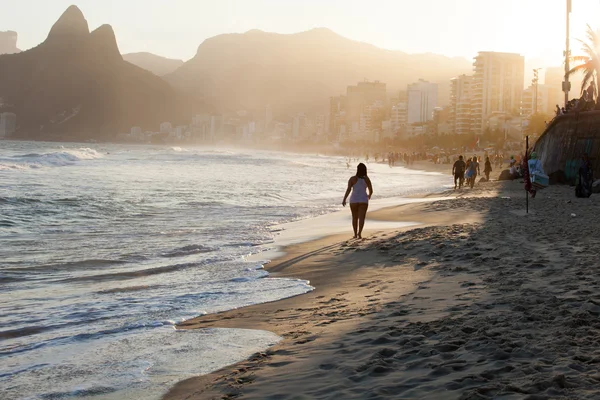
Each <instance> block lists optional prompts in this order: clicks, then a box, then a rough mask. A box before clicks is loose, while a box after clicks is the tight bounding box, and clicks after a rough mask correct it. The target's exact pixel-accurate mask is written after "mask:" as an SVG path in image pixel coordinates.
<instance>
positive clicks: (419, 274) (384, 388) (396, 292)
mask: <svg viewBox="0 0 600 400" xmlns="http://www.w3.org/2000/svg"><path fill="white" fill-rule="evenodd" d="M523 192H524V190H523V186H522V184H520V183H518V182H501V183H489V184H484V185H478V186H476V188H475V189H474V190H472V191H470V190H465V191H463V192H462V193H460V194H459V195H458V196H456V197H455V198H453V199H450V200H440V201H435V202H431V203H426V204H422V205H421V206H420V207H417V206H412V208H413V209H412V210H411V209H410V208H411V206H408V207H407V206H398V207H396V208H392V209H386V210H384V211H383V212H384V213H388V214H389V213H391V214H392V215H395V216H396V217H398V218H404V217H405V216H406V215H409V214H410V213H414V212H418V213H431V215H432V216H434V215H436V214H437V215H438V216H443V215H445V213H446V214H450V215H448V216H447V217H446V218H447V219H446V220H444V221H442V222H441V223H439V222H440V221H439V220H438V221H435V218H433V217H432V218H433V219H434V220H433V221H432V222H431V224H430V225H424V226H419V227H417V228H414V227H413V228H408V229H403V230H390V231H382V232H376V233H371V234H369V237H368V238H367V239H365V240H363V241H352V240H350V241H348V240H342V239H343V238H339V237H332V238H327V239H322V240H320V241H315V242H310V243H305V244H300V245H295V246H292V247H290V248H289V253H288V254H287V255H286V256H285V257H284V258H282V259H280V260H278V261H276V262H274V263H273V265H272V266H270V268H272V270H273V272H274V274H277V275H279V274H281V275H283V276H285V274H293V276H296V277H306V276H308V274H310V276H311V277H314V282H315V286H316V287H317V288H316V290H315V291H313V292H311V293H309V294H306V295H302V296H296V297H294V298H290V299H285V300H282V301H278V302H274V303H268V304H264V305H258V306H251V307H248V308H245V309H239V310H234V311H232V312H227V313H223V314H220V315H219V314H217V315H209V316H205V317H201V318H197V319H194V320H190V321H188V322H187V324H186V325H187V326H186V328H202V327H210V326H212V327H216V326H229V327H248V328H256V329H266V330H270V331H274V332H276V333H277V334H279V335H281V336H283V338H284V339H283V340H282V341H281V342H280V343H279V344H277V345H275V346H274V347H272V348H270V349H269V350H267V351H265V352H264V353H259V354H256V355H255V356H253V357H252V358H250V359H249V360H246V361H243V362H240V363H237V364H234V365H232V366H229V367H226V368H224V369H222V370H219V371H216V372H214V373H212V374H209V375H204V376H201V377H196V378H191V379H188V380H185V381H182V382H180V383H178V384H177V385H175V386H174V387H173V388H172V389H171V390H170V391H169V392H168V393H167V394H165V396H164V397H163V399H165V400H175V399H184V398H185V399H209V398H219V399H220V398H234V397H238V396H242V397H243V398H245V399H266V398H272V399H299V398H323V399H329V398H373V399H396V398H440V399H467V398H495V397H506V398H528V399H542V398H544V399H548V398H581V399H594V398H597V397H598V396H599V395H600V389H598V382H600V375H598V373H597V362H598V360H600V350H598V339H597V338H598V335H599V334H600V323H599V322H598V318H599V317H600V278H597V277H596V274H595V272H596V271H598V269H599V268H600V265H599V263H598V262H597V259H598V256H599V255H600V251H598V250H597V248H598V246H599V245H600V239H598V238H595V237H593V236H590V235H589V232H590V230H592V229H593V227H594V226H595V225H597V223H599V222H600V213H599V212H598V211H600V200H598V201H596V200H597V199H596V198H594V197H593V196H592V198H590V199H576V198H575V196H574V194H573V192H572V188H569V187H565V186H551V187H549V188H548V189H545V190H544V191H542V192H540V193H539V194H538V196H537V197H536V198H535V200H533V201H530V214H525V212H524V211H525V210H524V208H525V204H524V203H525V202H524V193H523ZM572 215H575V216H572ZM475 216H477V218H474V219H472V220H468V219H465V217H475ZM385 217H389V215H387V216H385ZM301 273H304V274H305V275H300V274H301ZM335 279H337V280H335Z"/></svg>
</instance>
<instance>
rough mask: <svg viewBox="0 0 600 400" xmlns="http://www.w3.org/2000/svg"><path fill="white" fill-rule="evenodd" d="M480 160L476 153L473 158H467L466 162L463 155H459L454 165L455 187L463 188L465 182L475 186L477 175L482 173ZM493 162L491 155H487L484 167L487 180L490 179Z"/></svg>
mask: <svg viewBox="0 0 600 400" xmlns="http://www.w3.org/2000/svg"><path fill="white" fill-rule="evenodd" d="M479 160H480V158H478V157H477V156H476V155H475V156H473V157H472V158H469V159H467V161H466V162H465V160H464V158H463V156H462V155H461V156H458V160H456V161H455V162H454V164H453V165H452V175H453V176H454V189H457V188H458V189H461V188H462V187H463V184H466V186H469V187H470V188H471V189H472V188H473V186H475V181H476V180H477V175H481V167H480V165H479ZM492 171H493V170H492V162H491V161H490V157H489V156H485V164H484V167H483V173H484V175H485V177H484V178H482V179H484V180H485V181H486V182H487V181H489V180H490V173H491V172H492Z"/></svg>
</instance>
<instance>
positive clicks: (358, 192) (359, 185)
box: [350, 178, 369, 204]
mask: <svg viewBox="0 0 600 400" xmlns="http://www.w3.org/2000/svg"><path fill="white" fill-rule="evenodd" d="M368 202H369V196H368V195H367V182H366V181H365V180H364V179H363V178H358V179H357V180H356V183H355V184H354V186H352V194H351V195H350V204H352V203H368Z"/></svg>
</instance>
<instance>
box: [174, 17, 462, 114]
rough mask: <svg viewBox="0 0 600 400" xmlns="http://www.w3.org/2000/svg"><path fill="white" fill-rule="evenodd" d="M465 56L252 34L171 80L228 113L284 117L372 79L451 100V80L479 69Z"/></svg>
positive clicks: (215, 43)
mask: <svg viewBox="0 0 600 400" xmlns="http://www.w3.org/2000/svg"><path fill="white" fill-rule="evenodd" d="M471 69H472V67H471V63H470V62H469V61H467V60H466V59H464V58H448V57H444V56H440V55H435V54H406V53H403V52H400V51H390V50H384V49H380V48H378V47H375V46H373V45H370V44H366V43H362V42H357V41H353V40H349V39H347V38H344V37H342V36H340V35H338V34H336V33H334V32H332V31H330V30H329V29H325V28H318V29H313V30H310V31H307V32H301V33H296V34H291V35H282V34H276V33H267V32H262V31H259V30H252V31H249V32H246V33H243V34H226V35H219V36H215V37H213V38H210V39H207V40H205V41H204V42H203V43H202V44H201V45H200V46H199V47H198V51H197V53H196V55H195V57H194V58H192V59H191V60H189V61H188V62H186V63H185V64H184V65H183V66H182V67H180V68H179V69H178V70H177V71H175V72H173V73H171V74H169V75H166V76H165V79H166V80H167V81H169V82H171V83H172V84H173V85H174V86H175V87H177V88H180V89H184V90H187V91H189V92H191V93H194V94H197V95H200V96H202V97H203V98H204V99H205V100H206V101H207V102H210V103H211V104H214V105H216V106H217V107H220V108H221V109H227V108H229V109H232V108H247V109H249V110H256V111H258V112H260V110H263V109H264V106H265V105H266V104H272V105H273V107H274V108H275V110H276V112H279V113H292V112H298V111H305V110H306V111H310V110H316V109H320V110H324V109H325V108H326V107H327V104H328V99H329V97H330V96H333V95H338V94H343V93H345V92H346V87H347V86H348V85H352V84H356V82H358V81H362V80H364V79H365V78H367V79H369V80H380V81H382V82H386V83H387V88H388V93H389V94H395V93H397V92H398V91H399V90H406V85H407V84H409V83H412V82H415V81H416V80H418V79H419V78H423V79H427V80H430V81H434V82H438V83H439V99H440V101H441V102H442V104H443V102H447V99H448V97H449V90H450V89H449V88H450V82H449V79H450V78H452V77H454V76H456V75H459V74H462V73H469V72H470V71H471Z"/></svg>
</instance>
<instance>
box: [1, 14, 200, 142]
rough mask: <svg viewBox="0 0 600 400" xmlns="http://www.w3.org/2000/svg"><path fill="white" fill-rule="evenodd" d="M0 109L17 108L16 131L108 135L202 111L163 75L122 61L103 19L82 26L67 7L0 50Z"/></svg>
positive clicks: (36, 135) (23, 134)
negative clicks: (12, 48) (9, 50)
mask: <svg viewBox="0 0 600 400" xmlns="http://www.w3.org/2000/svg"><path fill="white" fill-rule="evenodd" d="M0 77H2V78H0V98H1V105H0V111H1V112H4V111H9V112H14V113H15V114H16V115H17V136H18V137H20V138H30V139H56V140H85V139H92V138H93V139H101V140H109V139H112V138H114V136H115V135H116V134H117V133H118V132H123V131H128V130H129V128H130V127H131V126H134V125H139V126H143V127H147V128H148V129H149V128H151V127H157V126H159V124H160V123H161V122H164V121H172V122H174V123H183V122H184V121H188V120H189V119H190V116H191V115H193V114H194V113H196V112H199V111H201V110H202V105H201V104H200V103H199V102H198V101H196V100H195V99H193V98H190V97H188V96H185V95H183V94H181V93H179V92H177V91H176V90H175V89H174V88H173V87H172V86H171V85H169V84H168V83H167V82H165V81H164V80H163V79H161V78H159V77H158V76H156V75H154V74H152V73H151V72H149V71H146V70H144V69H142V68H140V67H137V66H135V65H133V64H130V63H128V62H126V61H124V60H123V57H122V56H121V53H120V52H119V48H118V46H117V41H116V38H115V34H114V32H113V29H112V27H111V26H110V25H102V26H100V27H99V28H97V29H95V30H94V31H92V32H90V30H89V27H88V23H87V21H86V19H85V17H84V16H83V14H82V12H81V10H79V8H77V7H76V6H71V7H69V8H68V9H67V10H66V11H65V12H64V13H63V15H62V16H61V17H60V18H59V19H58V21H57V22H56V23H55V24H54V25H53V26H52V29H50V33H49V34H48V37H47V38H46V40H45V41H44V42H42V43H41V44H39V45H38V46H36V47H34V48H32V49H30V50H27V51H24V52H21V53H18V54H4V55H1V56H0Z"/></svg>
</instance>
